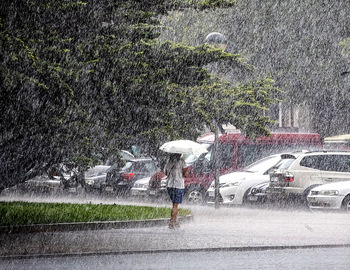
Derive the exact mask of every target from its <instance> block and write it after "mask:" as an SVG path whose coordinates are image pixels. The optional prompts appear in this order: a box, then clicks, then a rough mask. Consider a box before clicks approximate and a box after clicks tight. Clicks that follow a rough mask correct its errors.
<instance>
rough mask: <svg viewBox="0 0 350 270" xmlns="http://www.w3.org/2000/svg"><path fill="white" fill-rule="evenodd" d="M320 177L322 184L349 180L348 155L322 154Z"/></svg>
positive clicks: (349, 156) (349, 161)
mask: <svg viewBox="0 0 350 270" xmlns="http://www.w3.org/2000/svg"><path fill="white" fill-rule="evenodd" d="M320 169H321V178H322V182H323V183H324V184H326V183H333V182H339V181H350V155H344V154H332V155H326V156H324V162H323V163H322V167H321V168H320Z"/></svg>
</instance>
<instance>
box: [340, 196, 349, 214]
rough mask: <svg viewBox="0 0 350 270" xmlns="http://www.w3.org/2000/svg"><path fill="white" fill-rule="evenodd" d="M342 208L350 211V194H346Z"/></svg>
mask: <svg viewBox="0 0 350 270" xmlns="http://www.w3.org/2000/svg"><path fill="white" fill-rule="evenodd" d="M342 209H343V210H344V211H346V212H348V213H350V194H348V195H346V196H345V198H344V200H343V202H342Z"/></svg>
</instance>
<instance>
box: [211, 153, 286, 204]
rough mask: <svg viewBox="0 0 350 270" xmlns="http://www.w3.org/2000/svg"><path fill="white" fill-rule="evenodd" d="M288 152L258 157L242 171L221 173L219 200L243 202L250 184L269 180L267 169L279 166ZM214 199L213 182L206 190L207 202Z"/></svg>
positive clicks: (229, 202)
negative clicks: (258, 158)
mask: <svg viewBox="0 0 350 270" xmlns="http://www.w3.org/2000/svg"><path fill="white" fill-rule="evenodd" d="M286 155H288V154H276V155H271V156H268V157H265V158H263V159H260V160H258V161H256V162H254V163H252V164H251V165H249V166H247V167H245V168H244V169H243V170H242V171H238V172H233V173H230V174H226V175H223V176H221V177H220V178H219V188H220V195H221V198H220V199H221V200H220V201H221V202H222V203H223V204H244V203H246V202H248V200H247V196H248V193H249V191H250V188H251V187H252V186H255V185H257V184H260V183H266V182H268V181H269V179H270V176H269V171H270V170H271V169H272V168H276V167H278V166H279V163H280V162H282V161H283V158H284V157H285V156H286ZM214 201H215V183H214V182H213V183H212V184H211V186H210V187H209V189H208V191H207V202H208V203H213V202H214Z"/></svg>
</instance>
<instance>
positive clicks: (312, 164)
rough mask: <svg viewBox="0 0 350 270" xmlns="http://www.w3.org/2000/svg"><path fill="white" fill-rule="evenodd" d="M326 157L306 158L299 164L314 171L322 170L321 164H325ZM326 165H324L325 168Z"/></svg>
mask: <svg viewBox="0 0 350 270" xmlns="http://www.w3.org/2000/svg"><path fill="white" fill-rule="evenodd" d="M324 157H325V156H317V155H316V156H306V157H303V158H302V159H301V161H300V163H299V165H300V166H303V167H308V168H312V169H317V170H321V164H324ZM324 167H325V164H324V165H323V168H324Z"/></svg>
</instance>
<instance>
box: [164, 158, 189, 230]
mask: <svg viewBox="0 0 350 270" xmlns="http://www.w3.org/2000/svg"><path fill="white" fill-rule="evenodd" d="M185 167H186V163H185V161H184V160H183V159H182V158H181V154H178V153H172V154H170V156H169V160H168V162H167V164H166V165H165V168H164V170H165V174H166V175H167V180H168V183H167V190H168V194H169V196H170V199H171V201H172V203H173V208H172V210H171V218H170V223H169V228H170V229H174V228H175V227H177V228H178V227H180V224H179V221H178V219H177V213H178V206H179V204H180V203H182V198H183V195H184V190H185V183H184V178H183V169H184V168H185Z"/></svg>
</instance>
